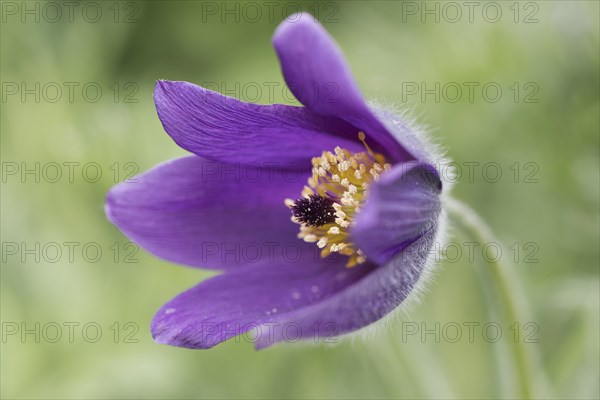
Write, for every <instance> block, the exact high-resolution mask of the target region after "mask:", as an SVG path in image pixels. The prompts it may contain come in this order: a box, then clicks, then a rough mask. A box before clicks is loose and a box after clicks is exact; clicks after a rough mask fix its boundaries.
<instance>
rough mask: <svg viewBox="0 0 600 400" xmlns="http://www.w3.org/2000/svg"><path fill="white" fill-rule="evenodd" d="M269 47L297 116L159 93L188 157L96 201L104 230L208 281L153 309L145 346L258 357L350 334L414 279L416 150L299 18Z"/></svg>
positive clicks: (307, 19)
mask: <svg viewBox="0 0 600 400" xmlns="http://www.w3.org/2000/svg"><path fill="white" fill-rule="evenodd" d="M273 44H274V46H275V49H276V51H277V54H278V56H279V60H280V62H281V67H282V70H283V75H284V77H285V80H286V82H287V84H288V87H289V88H290V90H291V91H292V92H293V94H294V95H295V96H296V98H298V100H299V101H300V102H301V103H302V104H303V105H304V107H292V106H285V105H279V104H275V105H257V104H249V103H244V102H241V101H238V100H236V99H234V98H230V97H226V96H222V95H220V94H218V93H215V92H212V91H210V90H207V89H204V88H202V87H199V86H196V85H193V84H191V83H187V82H172V81H159V82H158V83H157V85H156V89H155V92H154V99H155V102H156V108H157V110H158V116H159V117H160V120H161V121H162V124H163V126H164V129H165V130H166V132H167V133H168V134H169V135H170V136H171V137H172V138H173V140H174V141H175V142H176V143H177V144H178V145H179V146H181V147H183V148H184V149H186V150H188V151H190V152H191V153H193V154H194V155H192V156H189V157H185V158H181V159H177V160H173V161H170V162H167V163H164V164H161V165H159V166H157V167H155V168H154V169H152V170H150V171H148V172H146V173H144V174H142V175H141V176H139V180H138V183H134V184H132V183H122V184H119V185H117V186H115V187H114V188H112V190H111V191H110V192H109V193H108V196H107V202H106V213H107V215H108V218H109V219H110V220H111V221H112V222H113V223H114V224H115V225H116V226H117V227H119V229H120V230H121V231H122V232H123V233H124V234H125V235H127V236H128V237H129V238H131V239H132V240H133V241H135V242H136V243H138V244H139V245H140V246H142V247H143V248H145V249H146V250H147V251H149V252H151V253H152V254H154V255H156V256H158V257H160V258H163V259H166V260H169V261H172V262H175V263H179V264H185V265H189V266H193V267H202V268H213V269H218V270H223V271H224V272H223V273H222V274H219V275H217V276H215V277H213V278H210V279H207V280H205V281H203V282H201V283H200V284H198V285H196V286H194V287H192V288H191V289H189V290H187V291H186V292H183V293H182V294H180V295H178V296H176V297H175V298H174V299H172V300H171V301H170V302H168V303H167V304H165V305H164V306H163V307H162V308H161V309H160V310H159V311H158V313H157V314H156V316H155V317H154V320H153V322H152V326H151V330H152V334H153V336H154V338H155V340H156V341H157V342H159V343H166V344H170V345H174V346H181V347H187V348H210V347H212V346H215V345H216V344H218V343H220V342H222V341H224V340H227V339H229V338H231V337H234V336H237V335H239V334H243V333H246V332H248V331H250V330H252V329H254V328H256V330H255V331H254V332H256V333H255V336H253V338H254V339H255V340H256V345H257V347H258V348H262V347H267V346H269V345H271V344H273V343H275V342H278V341H282V340H286V339H287V340H292V341H295V340H298V339H304V340H306V339H315V338H316V339H321V340H322V339H326V338H330V337H331V336H337V335H341V334H345V333H348V332H352V331H356V330H358V329H360V328H363V327H365V326H367V325H370V324H372V323H373V322H375V321H378V320H380V319H381V318H383V317H384V316H386V315H387V314H389V313H390V312H391V311H393V310H394V309H396V308H397V307H398V306H399V305H400V304H401V303H402V302H403V301H404V300H405V299H406V298H407V296H408V295H409V294H410V293H411V292H413V291H414V289H415V286H416V285H417V281H419V279H420V278H421V277H422V274H423V272H424V269H425V268H426V265H427V261H428V258H429V255H430V250H431V248H432V245H433V243H434V240H435V238H436V235H437V234H438V231H439V223H438V221H439V218H440V213H441V206H440V193H441V181H440V178H439V175H438V173H437V171H436V168H434V167H433V158H432V157H433V155H431V154H430V153H429V152H428V149H427V146H426V145H425V143H424V141H422V140H421V139H420V138H419V137H418V135H417V134H416V133H415V131H414V130H413V129H411V128H410V127H409V126H408V125H407V123H406V122H403V121H402V120H400V119H399V118H398V117H396V116H395V115H394V114H392V113H390V112H388V111H384V110H381V109H378V108H375V107H371V106H369V105H367V103H366V102H365V100H364V99H363V97H362V95H361V93H360V91H359V89H358V87H357V85H356V84H355V82H354V80H353V79H352V76H351V73H350V70H349V68H348V66H347V65H346V63H345V61H344V58H343V56H342V54H341V52H340V50H339V49H338V47H337V46H336V44H335V43H334V42H333V40H332V39H331V38H330V37H329V35H328V34H327V32H326V31H325V30H324V29H323V28H322V27H321V26H320V25H319V24H318V23H317V22H315V21H314V19H313V17H312V16H310V15H308V14H298V15H294V16H292V17H290V18H289V19H288V20H287V21H286V22H283V23H282V24H281V25H280V26H279V27H278V28H277V30H276V32H275V35H274V38H273ZM290 219H291V220H290Z"/></svg>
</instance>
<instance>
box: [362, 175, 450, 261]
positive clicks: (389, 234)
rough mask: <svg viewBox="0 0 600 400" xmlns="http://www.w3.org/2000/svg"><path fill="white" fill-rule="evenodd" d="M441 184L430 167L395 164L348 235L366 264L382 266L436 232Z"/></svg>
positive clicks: (364, 207)
mask: <svg viewBox="0 0 600 400" xmlns="http://www.w3.org/2000/svg"><path fill="white" fill-rule="evenodd" d="M440 191H441V181H440V179H439V176H438V173H437V171H436V170H435V169H434V168H433V167H432V166H431V165H429V164H425V163H419V164H417V163H407V164H398V165H396V166H395V167H394V168H392V170H390V171H388V172H386V173H384V174H383V175H382V176H381V179H380V180H379V181H378V182H376V183H374V184H373V185H372V187H371V188H370V190H369V194H368V196H367V201H366V203H365V205H364V206H363V207H362V209H361V211H360V212H359V213H358V214H357V216H356V221H355V226H354V228H353V230H352V232H351V234H352V238H353V241H354V243H355V244H356V245H357V246H358V248H360V249H361V250H362V251H363V252H364V253H365V254H366V255H367V258H368V259H369V260H372V261H374V262H376V263H378V264H384V263H387V262H388V261H390V260H391V259H392V258H394V257H395V256H396V255H397V254H398V253H399V252H400V251H401V250H402V249H404V248H405V247H406V246H408V245H409V244H410V243H412V242H414V241H415V240H416V239H418V238H419V237H421V236H422V235H423V234H424V233H425V232H428V231H430V230H435V228H436V226H437V223H438V217H439V214H440V210H441V205H440Z"/></svg>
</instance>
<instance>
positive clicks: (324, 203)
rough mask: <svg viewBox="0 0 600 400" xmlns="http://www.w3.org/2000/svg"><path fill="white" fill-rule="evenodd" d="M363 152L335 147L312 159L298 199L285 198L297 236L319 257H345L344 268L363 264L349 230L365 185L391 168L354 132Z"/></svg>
mask: <svg viewBox="0 0 600 400" xmlns="http://www.w3.org/2000/svg"><path fill="white" fill-rule="evenodd" d="M358 138H359V140H360V141H361V142H362V143H363V145H364V147H365V150H366V151H364V152H360V153H352V152H350V151H348V150H346V149H342V148H340V147H336V148H335V150H334V152H333V153H332V152H329V151H324V152H323V154H322V155H321V156H320V157H314V158H313V159H312V176H311V177H310V178H309V179H308V186H304V189H303V190H302V197H301V198H299V199H298V200H295V201H294V200H292V199H286V200H285V204H286V205H287V206H288V207H289V208H290V209H291V211H292V214H293V215H292V221H293V222H295V223H297V224H300V232H299V233H298V237H299V238H300V239H303V240H304V241H305V242H309V243H316V244H317V246H318V247H319V248H320V249H322V250H321V257H322V258H324V257H327V256H328V255H329V254H331V253H340V254H343V255H346V256H348V262H347V263H346V266H347V267H353V266H355V265H357V264H362V263H364V262H365V261H366V259H367V258H366V257H365V255H364V254H363V253H362V252H361V251H360V249H358V248H357V247H356V246H355V245H354V243H352V242H351V241H350V234H349V229H350V227H351V226H352V225H353V223H354V216H355V215H356V213H358V212H359V211H360V207H361V205H362V204H363V202H364V200H365V198H366V196H367V191H368V188H369V184H370V183H371V182H372V181H377V180H378V179H379V175H380V174H381V173H382V172H383V171H386V170H388V169H390V168H391V165H390V164H388V163H386V160H385V157H384V156H383V155H381V154H379V153H374V152H373V151H372V150H371V148H370V147H369V146H368V145H367V143H366V141H365V134H364V133H363V132H359V133H358Z"/></svg>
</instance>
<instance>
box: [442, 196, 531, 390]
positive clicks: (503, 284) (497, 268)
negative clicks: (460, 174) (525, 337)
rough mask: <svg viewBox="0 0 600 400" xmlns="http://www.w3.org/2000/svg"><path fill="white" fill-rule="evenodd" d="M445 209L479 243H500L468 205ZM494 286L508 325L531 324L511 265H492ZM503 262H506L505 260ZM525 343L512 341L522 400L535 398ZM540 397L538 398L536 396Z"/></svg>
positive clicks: (451, 203) (452, 202) (451, 201)
mask: <svg viewBox="0 0 600 400" xmlns="http://www.w3.org/2000/svg"><path fill="white" fill-rule="evenodd" d="M445 205H446V209H447V210H448V211H449V213H450V214H451V215H453V216H454V218H455V220H456V222H458V223H459V224H461V225H462V226H463V227H464V228H466V229H468V231H469V232H470V233H471V235H473V236H474V238H475V239H476V240H478V241H479V242H480V243H498V244H499V243H500V241H499V240H498V239H497V238H496V237H495V235H494V233H493V232H492V230H491V229H490V227H489V226H488V225H487V224H486V223H485V221H483V219H482V218H481V217H480V216H479V215H478V214H477V213H476V212H475V211H474V210H473V209H471V208H470V207H469V206H467V205H466V204H464V203H462V202H460V201H458V200H455V199H451V198H448V199H447V201H446V204H445ZM486 261H487V262H488V263H489V264H490V267H491V268H490V272H491V278H492V285H494V286H495V288H496V293H497V294H498V296H499V298H498V300H499V302H500V304H501V308H502V309H503V314H504V318H505V319H506V321H507V322H508V324H512V323H514V322H519V324H520V326H521V324H522V323H523V322H525V321H528V320H527V317H528V315H529V308H528V305H527V302H526V301H525V296H524V294H523V290H522V288H521V285H520V282H519V281H518V279H516V277H515V272H514V270H513V266H512V265H511V264H510V263H507V262H502V263H500V260H498V261H489V260H486ZM503 261H504V260H503ZM527 344H528V343H524V342H523V341H522V340H516V341H511V347H512V353H513V361H514V364H515V369H516V372H517V377H518V385H519V388H518V393H519V398H523V399H532V398H534V396H536V393H535V389H536V385H535V382H536V376H535V375H536V373H535V372H536V371H535V366H536V361H537V359H535V358H534V357H532V353H531V350H532V349H530V348H528V347H530V346H527ZM536 397H537V396H536Z"/></svg>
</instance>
